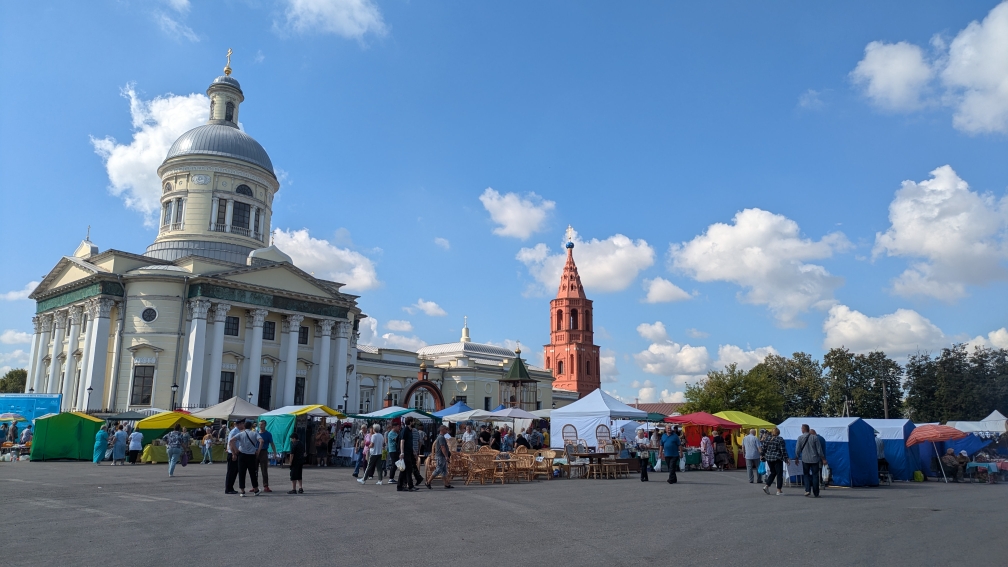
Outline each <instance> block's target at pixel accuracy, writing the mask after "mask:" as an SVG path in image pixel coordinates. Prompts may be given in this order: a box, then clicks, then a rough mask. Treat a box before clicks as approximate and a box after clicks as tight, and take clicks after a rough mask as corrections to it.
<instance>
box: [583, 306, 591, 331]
mask: <svg viewBox="0 0 1008 567" xmlns="http://www.w3.org/2000/svg"><path fill="white" fill-rule="evenodd" d="M584 328H585V330H586V331H590V330H591V311H589V310H587V309H585V312H584Z"/></svg>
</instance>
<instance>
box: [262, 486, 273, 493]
mask: <svg viewBox="0 0 1008 567" xmlns="http://www.w3.org/2000/svg"><path fill="white" fill-rule="evenodd" d="M263 492H273V491H272V490H270V487H268V486H267V487H266V488H264V489H263Z"/></svg>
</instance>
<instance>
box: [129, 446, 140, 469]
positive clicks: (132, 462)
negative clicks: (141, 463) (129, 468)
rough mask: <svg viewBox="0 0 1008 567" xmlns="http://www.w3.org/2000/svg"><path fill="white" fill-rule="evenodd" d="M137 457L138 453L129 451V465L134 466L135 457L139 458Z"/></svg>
mask: <svg viewBox="0 0 1008 567" xmlns="http://www.w3.org/2000/svg"><path fill="white" fill-rule="evenodd" d="M139 456H140V451H137V450H135V449H134V450H132V451H130V452H129V463H130V464H131V465H135V464H136V462H137V457H139Z"/></svg>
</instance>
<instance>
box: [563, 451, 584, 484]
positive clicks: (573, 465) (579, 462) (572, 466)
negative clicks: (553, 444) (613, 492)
mask: <svg viewBox="0 0 1008 567" xmlns="http://www.w3.org/2000/svg"><path fill="white" fill-rule="evenodd" d="M579 452H580V451H578V448H577V447H576V446H575V445H573V444H567V445H566V446H564V453H565V454H566V455H567V478H572V477H573V475H574V474H575V473H576V474H577V476H578V477H579V478H586V477H587V476H588V475H587V473H588V460H587V459H579V458H577V457H575V456H574V453H579Z"/></svg>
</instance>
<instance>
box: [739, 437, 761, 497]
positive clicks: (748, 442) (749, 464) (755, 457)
mask: <svg viewBox="0 0 1008 567" xmlns="http://www.w3.org/2000/svg"><path fill="white" fill-rule="evenodd" d="M762 448H763V445H762V444H761V443H760V440H759V438H758V437H756V430H755V429H750V430H749V435H746V436H745V438H744V439H742V449H743V450H744V451H745V468H746V472H748V473H749V484H752V483H753V472H755V473H756V482H759V483H762V482H763V479H762V475H761V474H760V473H759V463H760V457H761V454H760V450H761V449H762Z"/></svg>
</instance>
